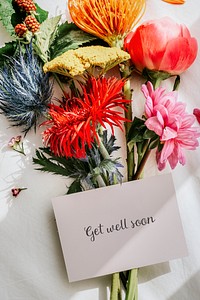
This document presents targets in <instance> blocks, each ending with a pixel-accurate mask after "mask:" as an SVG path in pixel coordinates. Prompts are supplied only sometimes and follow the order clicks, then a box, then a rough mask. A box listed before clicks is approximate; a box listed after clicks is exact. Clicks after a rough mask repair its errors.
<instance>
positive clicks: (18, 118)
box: [0, 45, 52, 133]
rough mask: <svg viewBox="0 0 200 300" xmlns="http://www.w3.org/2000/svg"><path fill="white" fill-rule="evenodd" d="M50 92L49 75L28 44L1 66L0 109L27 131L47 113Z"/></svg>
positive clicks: (10, 119) (15, 124)
mask: <svg viewBox="0 0 200 300" xmlns="http://www.w3.org/2000/svg"><path fill="white" fill-rule="evenodd" d="M51 95H52V84H50V82H49V75H48V74H44V73H43V70H42V65H41V62H40V61H39V58H38V57H37V56H36V55H34V54H33V52H32V47H31V45H29V46H27V48H26V51H25V53H23V52H22V50H21V49H20V51H19V53H18V54H17V55H16V57H9V58H8V59H7V60H6V63H5V65H4V68H3V69H2V70H0V110H1V111H2V113H3V114H4V115H5V116H6V117H7V118H8V120H9V121H11V124H12V125H13V126H22V131H23V132H25V133H27V132H28V131H29V130H30V129H31V127H32V126H34V128H35V129H36V125H37V124H38V119H39V117H41V116H43V115H45V114H46V113H47V109H48V104H49V102H50V98H51Z"/></svg>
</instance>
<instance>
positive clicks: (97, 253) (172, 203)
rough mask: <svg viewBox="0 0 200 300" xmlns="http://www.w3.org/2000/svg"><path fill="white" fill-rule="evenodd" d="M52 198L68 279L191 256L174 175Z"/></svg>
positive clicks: (95, 275) (85, 277)
mask: <svg viewBox="0 0 200 300" xmlns="http://www.w3.org/2000/svg"><path fill="white" fill-rule="evenodd" d="M52 203H53V209H54V213H55V217H56V222H57V226H58V231H59V236H60V240H61V245H62V250H63V255H64V260H65V264H66V267H67V273H68V277H69V281H70V282H73V281H78V280H82V279H87V278H92V277H97V276H102V275H106V274H111V273H114V272H119V271H125V270H129V269H132V268H137V267H142V266H147V265H152V264H156V263H160V262H165V261H168V260H171V259H175V258H178V257H183V256H186V255H187V247H186V243H185V238H184V233H183V229H182V224H181V220H180V214H179V210H178V205H177V200H176V195H175V189H174V185H173V180H172V176H171V175H170V174H165V175H159V176H156V177H150V178H146V179H142V180H137V181H131V182H127V183H123V184H122V185H119V184H118V185H113V186H109V187H105V188H99V189H95V190H89V191H84V192H81V193H76V194H71V195H66V196H62V197H58V198H54V199H53V200H52Z"/></svg>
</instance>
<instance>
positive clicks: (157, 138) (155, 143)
mask: <svg viewBox="0 0 200 300" xmlns="http://www.w3.org/2000/svg"><path fill="white" fill-rule="evenodd" d="M159 141H160V140H159V137H158V136H157V137H156V139H153V140H152V141H151V142H150V144H149V149H154V148H156V147H157V146H158V144H159Z"/></svg>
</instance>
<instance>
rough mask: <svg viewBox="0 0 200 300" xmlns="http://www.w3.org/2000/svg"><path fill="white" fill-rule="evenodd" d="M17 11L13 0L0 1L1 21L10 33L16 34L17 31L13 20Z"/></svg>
mask: <svg viewBox="0 0 200 300" xmlns="http://www.w3.org/2000/svg"><path fill="white" fill-rule="evenodd" d="M14 13H15V10H14V9H13V5H12V0H1V1H0V21H1V22H2V24H3V26H4V27H5V28H6V30H7V31H8V33H9V34H10V35H15V31H14V28H13V25H12V22H11V18H12V15H13V14H14Z"/></svg>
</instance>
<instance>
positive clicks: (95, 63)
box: [43, 46, 130, 77]
mask: <svg viewBox="0 0 200 300" xmlns="http://www.w3.org/2000/svg"><path fill="white" fill-rule="evenodd" d="M129 58H130V55H129V54H128V53H127V52H125V51H123V50H121V49H119V48H116V47H112V48H109V47H103V46H88V47H80V48H78V49H76V50H69V51H67V52H65V53H63V54H62V55H60V56H58V57H56V58H54V59H53V60H51V61H50V62H47V63H46V64H45V65H44V67H43V69H44V72H45V73H46V72H54V73H59V74H61V75H64V76H69V77H74V76H78V75H82V74H83V73H84V72H85V71H86V72H87V73H89V74H93V71H94V69H95V68H96V67H97V68H100V70H101V73H106V72H107V71H108V70H109V69H111V68H113V67H114V66H116V65H118V64H119V63H121V62H123V61H126V60H128V59H129Z"/></svg>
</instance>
